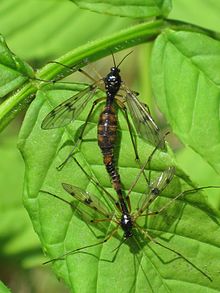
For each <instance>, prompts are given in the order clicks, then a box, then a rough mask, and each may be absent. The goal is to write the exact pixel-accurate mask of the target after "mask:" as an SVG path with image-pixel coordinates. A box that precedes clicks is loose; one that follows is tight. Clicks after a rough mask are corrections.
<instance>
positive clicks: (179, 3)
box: [169, 0, 220, 31]
mask: <svg viewBox="0 0 220 293" xmlns="http://www.w3.org/2000/svg"><path fill="white" fill-rule="evenodd" d="M172 4H173V5H172V6H173V7H172V10H171V12H170V14H169V18H172V19H178V20H183V21H187V22H189V23H193V24H196V25H200V26H202V27H205V28H208V29H211V30H214V31H220V23H219V9H220V2H219V1H218V0H209V1H201V0H194V1H191V0H173V1H172Z"/></svg>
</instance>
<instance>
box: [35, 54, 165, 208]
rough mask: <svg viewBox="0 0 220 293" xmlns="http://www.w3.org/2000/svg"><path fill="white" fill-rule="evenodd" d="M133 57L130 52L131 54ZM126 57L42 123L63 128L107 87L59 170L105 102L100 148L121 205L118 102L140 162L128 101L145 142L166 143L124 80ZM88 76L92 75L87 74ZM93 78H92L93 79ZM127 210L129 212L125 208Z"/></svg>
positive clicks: (145, 108) (161, 144)
mask: <svg viewBox="0 0 220 293" xmlns="http://www.w3.org/2000/svg"><path fill="white" fill-rule="evenodd" d="M129 54H130V53H129ZM126 57H127V55H126V56H125V57H124V58H123V59H122V60H121V62H120V63H119V64H118V66H116V63H115V60H114V56H113V61H114V66H113V67H112V68H111V70H110V72H109V73H108V74H107V75H106V77H104V78H101V79H100V80H98V81H96V82H94V83H93V84H92V85H90V86H88V87H87V88H86V89H84V90H82V91H81V92H79V93H78V94H76V95H74V96H72V97H70V98H69V99H68V100H66V101H64V102H63V103H61V104H60V105H58V106H57V107H56V108H55V109H53V110H52V111H51V112H50V113H49V114H48V115H47V116H46V117H45V119H44V120H43V122H42V126H41V127H42V128H43V129H51V128H57V127H62V126H65V125H67V124H68V123H70V122H71V121H72V120H75V119H76V118H77V117H78V116H79V114H80V113H81V112H82V110H83V109H84V107H85V105H86V104H87V103H88V102H89V101H90V100H91V99H92V97H93V96H94V95H95V93H96V92H97V89H98V88H100V87H101V86H103V84H104V87H105V92H106V97H105V98H99V99H96V100H95V101H94V102H93V105H92V107H91V109H90V111H89V113H88V116H87V118H86V121H85V124H84V125H83V127H82V130H81V133H80V135H79V139H78V141H77V142H76V144H75V146H74V149H73V150H72V152H71V153H70V155H69V156H68V157H67V158H66V160H65V161H64V162H63V163H62V164H61V165H60V166H59V167H58V168H62V167H63V166H64V165H65V164H66V162H67V161H68V160H69V158H70V157H71V156H72V154H73V152H74V150H75V147H76V146H77V145H78V143H80V142H81V141H82V138H83V133H84V131H85V127H86V125H87V122H88V121H89V118H90V117H91V115H92V113H93V110H94V108H95V106H96V105H97V104H98V103H100V102H102V101H103V100H105V101H106V102H105V107H104V109H103V111H102V112H101V114H100V116H99V122H98V145H99V147H100V149H101V152H102V154H103V162H104V164H105V166H106V170H107V172H108V174H109V176H110V178H111V181H112V184H113V187H114V189H115V190H116V192H117V194H118V197H119V201H121V203H120V205H121V206H122V205H123V202H122V187H121V181H120V175H119V173H118V171H117V168H116V166H115V159H114V149H115V144H116V140H117V128H118V126H117V114H116V108H115V103H117V105H118V106H119V108H120V109H122V111H123V112H124V114H125V118H126V121H127V124H128V129H129V132H130V136H131V141H132V145H133V147H134V152H135V157H136V160H137V161H138V162H139V156H138V152H137V148H136V145H135V141H134V138H133V135H132V131H131V129H132V127H131V124H130V121H129V117H128V114H127V107H126V106H125V104H124V103H125V102H126V103H127V105H128V108H129V110H130V113H131V116H132V119H133V123H134V125H135V128H136V131H137V133H138V134H139V135H140V137H142V138H143V139H145V140H147V141H148V142H149V143H151V144H152V145H154V146H157V145H159V147H160V148H162V149H163V148H164V141H163V139H162V138H161V136H160V132H159V128H158V127H157V125H156V123H155V122H154V120H153V118H152V117H151V115H150V113H149V110H148V108H147V106H146V105H144V104H143V103H141V102H140V101H139V100H138V98H137V94H136V93H135V92H133V91H131V90H130V89H129V88H128V87H127V86H126V85H125V84H124V83H123V81H122V80H121V76H120V69H119V66H120V64H121V63H122V61H123V60H124V59H125V58H126ZM80 71H81V72H82V73H85V72H84V71H83V70H80ZM85 74H86V76H89V75H88V74H87V73H85ZM91 79H93V78H91ZM119 90H122V91H123V92H124V93H125V94H124V97H123V100H121V99H120V96H119V95H118V92H119ZM124 209H126V208H125V207H124Z"/></svg>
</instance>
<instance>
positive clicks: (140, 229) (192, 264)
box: [135, 223, 212, 282]
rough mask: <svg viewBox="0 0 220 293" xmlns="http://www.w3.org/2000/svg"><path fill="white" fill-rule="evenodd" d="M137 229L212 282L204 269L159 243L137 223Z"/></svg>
mask: <svg viewBox="0 0 220 293" xmlns="http://www.w3.org/2000/svg"><path fill="white" fill-rule="evenodd" d="M135 225H136V227H137V228H138V230H139V231H141V233H142V234H143V236H144V238H145V239H146V238H148V239H149V240H150V241H152V242H153V243H155V244H157V245H159V246H161V247H163V248H165V249H167V250H169V251H171V252H173V253H175V254H176V255H178V256H179V257H181V258H182V259H183V260H185V261H186V262H187V263H189V264H190V265H191V266H192V267H193V268H195V269H196V270H197V271H199V272H200V273H201V274H202V275H203V276H205V277H206V278H207V279H208V280H209V281H211V282H212V279H211V277H210V276H209V275H207V274H206V273H205V272H204V271H202V269H200V268H199V267H198V266H196V265H195V264H194V263H192V262H191V261H190V260H189V259H188V258H186V257H185V256H184V255H182V254H181V253H180V252H178V251H177V250H175V249H172V248H170V247H168V246H166V245H164V244H162V243H160V242H158V241H157V240H155V239H154V238H153V237H151V236H150V234H149V233H148V231H147V230H146V229H143V228H142V227H140V226H139V225H138V224H137V223H135Z"/></svg>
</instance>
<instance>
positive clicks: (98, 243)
mask: <svg viewBox="0 0 220 293" xmlns="http://www.w3.org/2000/svg"><path fill="white" fill-rule="evenodd" d="M118 227H119V224H117V227H115V228H114V229H113V230H112V231H111V232H110V233H109V234H108V235H107V236H106V237H105V239H104V240H103V241H101V242H97V243H94V244H91V245H86V246H83V247H80V248H77V249H74V250H72V251H69V252H67V253H65V254H63V255H61V256H59V257H57V258H53V259H51V260H48V261H46V262H44V263H43V264H44V265H45V264H48V263H50V262H54V261H57V260H63V258H64V257H66V256H68V255H71V254H74V253H77V252H79V251H81V250H84V249H86V248H90V247H94V246H98V245H102V244H104V243H106V242H107V241H108V240H109V239H110V238H111V237H112V236H113V235H114V234H115V233H116V232H117V230H118Z"/></svg>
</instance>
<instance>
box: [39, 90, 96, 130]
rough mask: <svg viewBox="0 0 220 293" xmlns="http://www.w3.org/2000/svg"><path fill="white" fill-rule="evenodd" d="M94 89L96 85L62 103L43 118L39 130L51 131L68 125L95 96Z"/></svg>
mask: <svg viewBox="0 0 220 293" xmlns="http://www.w3.org/2000/svg"><path fill="white" fill-rule="evenodd" d="M96 89H97V86H96V85H91V86H88V87H87V88H86V89H84V90H82V91H80V92H79V93H77V94H76V95H74V96H72V97H70V98H69V99H67V100H65V101H64V102H62V103H61V104H60V105H58V106H57V107H56V108H54V109H53V110H52V111H51V112H50V113H49V114H48V115H47V116H46V117H45V118H44V120H43V122H42V124H41V128H42V129H52V128H58V127H62V126H65V125H67V124H69V123H70V122H71V121H72V120H74V119H76V118H77V117H78V116H79V114H80V113H81V112H82V111H83V109H84V108H85V106H86V104H87V103H88V101H89V100H90V99H91V98H92V97H93V95H94V94H95V92H96Z"/></svg>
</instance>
